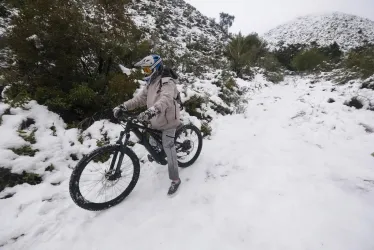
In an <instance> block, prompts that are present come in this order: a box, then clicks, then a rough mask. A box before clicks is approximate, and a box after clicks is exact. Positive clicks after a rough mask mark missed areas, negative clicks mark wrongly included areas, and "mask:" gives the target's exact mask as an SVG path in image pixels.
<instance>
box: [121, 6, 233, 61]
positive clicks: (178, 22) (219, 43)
mask: <svg viewBox="0 0 374 250" xmlns="http://www.w3.org/2000/svg"><path fill="white" fill-rule="evenodd" d="M130 8H131V9H130V10H129V11H128V13H129V14H130V15H131V18H132V20H133V21H134V22H135V24H136V25H137V26H138V27H139V28H140V29H141V30H142V31H143V32H144V33H145V34H146V35H147V38H149V39H151V40H152V42H154V44H155V46H156V47H158V48H160V49H161V50H162V48H164V49H166V48H165V47H167V49H166V50H172V53H175V55H176V56H178V57H183V56H185V59H186V63H191V61H192V62H193V63H198V64H200V65H201V66H204V64H209V66H211V65H214V64H215V65H217V64H218V61H222V59H223V58H222V49H223V46H224V45H225V44H226V42H227V41H228V37H227V35H226V34H225V33H224V32H223V31H222V29H221V27H220V26H219V25H218V24H217V23H216V22H215V21H214V20H213V19H209V18H208V17H206V16H204V15H202V14H201V13H200V12H199V11H198V10H197V9H196V8H195V7H193V6H192V5H190V4H188V3H186V2H184V1H183V0H162V1H149V0H145V1H133V3H132V5H130ZM164 52H165V53H166V54H168V55H167V56H172V54H170V53H167V52H170V51H164ZM211 61H213V62H211ZM214 61H216V62H214Z"/></svg>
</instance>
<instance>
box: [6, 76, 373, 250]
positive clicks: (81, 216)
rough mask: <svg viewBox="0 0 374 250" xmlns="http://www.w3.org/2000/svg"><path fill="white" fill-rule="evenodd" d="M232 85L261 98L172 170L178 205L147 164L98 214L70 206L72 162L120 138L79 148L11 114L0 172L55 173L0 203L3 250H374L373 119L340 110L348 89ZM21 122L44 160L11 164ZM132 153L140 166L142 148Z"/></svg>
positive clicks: (292, 80) (72, 136) (289, 81)
mask: <svg viewBox="0 0 374 250" xmlns="http://www.w3.org/2000/svg"><path fill="white" fill-rule="evenodd" d="M237 82H238V84H239V85H240V86H248V87H253V86H258V87H257V88H253V89H252V90H253V91H250V92H248V98H249V103H248V106H247V110H246V113H245V114H236V115H229V116H224V117H223V116H217V117H215V119H214V120H213V122H212V124H211V125H212V127H213V135H212V136H211V138H210V139H209V140H204V145H203V150H202V154H201V156H200V158H199V159H198V161H197V162H196V163H195V164H194V165H193V166H191V167H190V168H187V169H181V170H180V175H181V178H182V184H181V189H180V191H179V193H178V195H177V196H175V197H174V198H172V199H170V198H167V196H166V192H167V188H168V185H169V179H168V174H167V167H165V166H159V165H157V164H154V163H149V162H145V163H143V164H141V176H140V179H139V182H138V184H137V186H136V187H135V189H134V191H133V192H132V193H131V195H130V196H129V197H128V198H127V199H126V200H125V201H123V202H122V203H121V204H119V205H117V206H115V207H112V208H110V209H109V210H107V211H102V212H88V211H85V210H82V209H80V208H79V207H77V206H76V205H75V204H74V203H73V202H72V200H71V198H70V196H69V193H68V181H69V176H70V173H71V169H70V168H72V167H74V164H76V162H75V161H73V160H71V158H70V157H69V155H70V154H71V153H76V154H78V155H81V154H83V153H84V152H89V151H91V150H93V148H95V146H96V142H95V141H96V140H97V139H100V138H102V135H103V134H104V133H105V132H107V135H108V137H109V138H110V140H111V141H113V140H115V139H116V134H118V133H119V131H120V129H121V128H120V126H119V125H115V124H110V123H109V122H108V121H97V122H95V123H94V124H93V125H92V126H91V127H90V128H89V129H88V130H87V131H84V133H83V136H84V139H85V140H84V143H83V145H82V144H80V142H78V140H77V136H78V131H77V130H76V129H66V126H65V124H64V123H63V122H62V121H61V120H60V119H59V117H58V116H57V115H54V114H53V113H51V112H48V111H47V110H46V109H45V108H44V107H43V106H40V105H37V104H35V103H31V104H30V105H29V106H28V108H29V110H21V109H13V108H12V109H11V113H12V115H3V123H2V125H1V126H0V132H2V131H6V132H7V133H3V132H2V133H3V134H2V135H4V134H5V135H7V136H8V137H6V140H2V141H1V145H0V148H1V151H0V160H1V162H0V166H5V167H11V168H12V171H13V170H20V169H28V170H33V171H34V172H35V171H38V172H40V173H41V172H42V171H41V170H42V169H44V168H45V167H46V166H48V165H49V164H51V163H53V164H54V165H55V167H56V170H55V171H53V172H44V174H43V182H42V184H39V185H36V186H29V185H27V184H23V185H19V186H16V187H13V188H7V189H6V190H4V192H2V193H1V194H0V197H3V196H4V195H5V194H9V193H15V194H14V196H13V197H11V198H8V199H0V214H2V215H3V218H2V223H1V224H0V248H1V249H4V250H9V249H17V250H18V249H28V250H32V249H38V250H39V249H56V250H58V249H82V250H84V249H108V250H110V249H118V246H122V248H128V249H162V250H167V249H180V250H183V249H215V250H216V249H261V250H267V249H287V250H293V249H295V250H301V249H329V250H351V249H360V250H372V249H374V240H373V237H372V232H373V230H374V213H373V206H374V168H373V166H374V157H372V156H371V154H372V153H373V152H374V148H373V145H374V133H368V132H367V131H365V128H364V126H362V124H367V125H369V126H372V125H373V124H374V112H372V111H369V110H366V109H360V110H356V109H355V108H350V107H347V106H345V105H343V103H344V102H345V101H346V100H347V99H348V98H349V97H350V96H349V93H351V92H350V91H351V90H352V89H355V85H353V87H351V88H349V86H339V85H336V86H335V85H334V84H332V83H330V82H326V81H323V80H321V81H320V82H317V83H314V84H311V83H310V79H308V78H299V77H288V78H286V80H285V82H283V83H281V84H278V85H267V84H265V82H264V81H263V77H262V76H257V77H256V78H255V79H254V80H253V81H252V82H250V83H248V82H245V81H237ZM333 88H335V91H332V89H333ZM355 93H356V92H354V93H352V94H355ZM370 93H371V94H373V93H372V91H371V92H370ZM370 93H366V95H367V96H369V95H370ZM328 98H333V99H334V100H335V102H334V103H328V102H327V100H328ZM6 108H8V107H6V104H1V105H0V111H1V113H3V111H4V110H5V109H6ZM1 113H0V114H1ZM26 116H27V117H33V118H34V119H35V121H36V123H35V127H36V128H38V130H37V132H36V139H37V143H36V144H34V145H33V146H34V147H35V148H38V149H40V152H38V153H37V154H36V155H35V157H34V158H35V159H33V158H32V157H18V158H17V159H16V160H15V161H14V160H13V161H11V160H9V157H10V156H9V155H8V154H9V150H7V149H6V147H8V146H9V141H10V140H12V141H17V140H19V139H17V133H16V132H15V131H14V129H16V128H17V127H18V125H19V123H20V122H21V121H22V118H25V117H26ZM190 118H192V117H190ZM192 119H193V118H192ZM197 121H198V120H197ZM51 124H54V125H55V126H56V136H53V135H52V132H51V130H50V129H49V126H50V125H51ZM32 126H34V125H32ZM30 129H32V128H30ZM12 130H13V132H11V131H12ZM88 134H90V136H89V135H88ZM90 137H91V139H90ZM70 142H74V143H75V144H74V146H71V144H70ZM135 147H137V146H135ZM137 153H138V154H140V157H142V158H143V159H144V151H142V149H141V148H140V147H139V148H137ZM142 154H143V155H142ZM41 155H43V157H48V158H49V159H48V160H47V161H46V162H43V161H42V158H43V157H41ZM79 157H80V156H79ZM69 167H70V168H69ZM51 183H59V184H58V185H52V184H51ZM15 238H17V239H16V240H15Z"/></svg>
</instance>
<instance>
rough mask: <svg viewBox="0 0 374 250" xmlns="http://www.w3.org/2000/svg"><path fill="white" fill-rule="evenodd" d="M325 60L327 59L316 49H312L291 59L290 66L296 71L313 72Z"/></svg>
mask: <svg viewBox="0 0 374 250" xmlns="http://www.w3.org/2000/svg"><path fill="white" fill-rule="evenodd" d="M327 60H328V58H327V57H326V56H325V55H324V54H323V53H321V52H320V51H319V50H318V49H317V48H312V49H309V50H305V51H301V52H299V53H298V54H297V55H296V56H295V57H294V58H293V59H292V62H291V64H292V67H293V68H294V69H296V70H297V71H313V70H315V69H316V68H317V66H320V65H321V64H322V63H324V62H325V61H327Z"/></svg>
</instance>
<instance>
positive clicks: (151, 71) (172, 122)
mask: <svg viewBox="0 0 374 250" xmlns="http://www.w3.org/2000/svg"><path fill="white" fill-rule="evenodd" d="M135 67H141V68H142V69H143V71H144V73H145V74H146V75H147V77H146V78H145V79H144V80H145V81H146V82H147V86H146V87H144V88H143V89H142V90H141V92H140V93H139V94H138V95H137V96H135V97H134V98H133V99H131V100H128V101H127V102H125V103H123V104H122V105H120V106H118V107H116V108H114V109H113V113H114V116H115V117H116V118H118V116H119V115H120V113H121V111H127V110H133V109H136V108H138V107H142V106H147V108H148V109H147V110H146V111H144V112H142V113H140V114H139V116H138V120H139V121H150V123H151V127H152V128H153V129H157V130H160V131H162V146H163V148H164V150H165V153H166V156H167V161H168V169H169V178H170V180H171V181H172V182H171V186H170V188H169V190H168V195H169V196H171V195H173V194H175V193H176V191H177V190H178V187H179V185H180V183H181V180H180V178H179V172H178V161H177V153H176V149H175V145H174V137H175V131H176V128H177V127H178V126H179V125H180V119H179V117H180V112H179V106H178V103H177V101H176V97H177V94H178V90H177V86H176V84H175V82H174V80H173V78H172V75H171V73H170V72H171V71H170V70H167V69H166V68H165V67H164V65H163V62H162V58H161V57H160V56H158V55H150V56H147V57H145V58H143V59H142V60H141V61H139V62H138V63H136V64H135Z"/></svg>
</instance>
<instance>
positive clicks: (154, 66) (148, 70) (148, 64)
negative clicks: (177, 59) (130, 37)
mask: <svg viewBox="0 0 374 250" xmlns="http://www.w3.org/2000/svg"><path fill="white" fill-rule="evenodd" d="M134 66H135V67H141V68H142V69H143V71H144V73H145V74H146V77H145V78H144V80H145V81H147V82H148V83H149V82H150V80H151V79H152V77H153V76H154V75H155V73H156V72H158V71H160V68H161V67H162V66H163V63H162V58H161V57H160V56H159V55H149V56H146V57H144V58H143V59H142V60H141V61H139V62H137V63H136V64H135V65H134Z"/></svg>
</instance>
